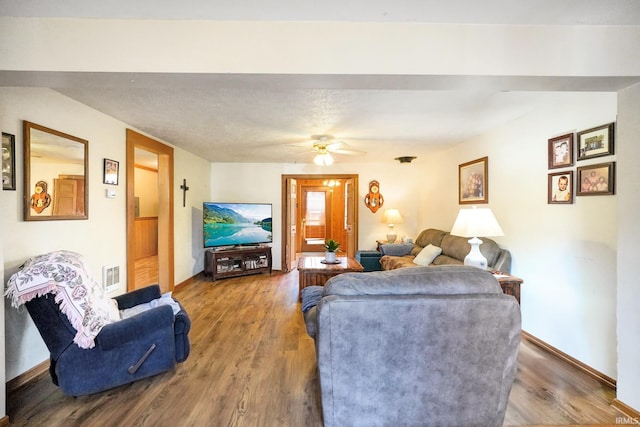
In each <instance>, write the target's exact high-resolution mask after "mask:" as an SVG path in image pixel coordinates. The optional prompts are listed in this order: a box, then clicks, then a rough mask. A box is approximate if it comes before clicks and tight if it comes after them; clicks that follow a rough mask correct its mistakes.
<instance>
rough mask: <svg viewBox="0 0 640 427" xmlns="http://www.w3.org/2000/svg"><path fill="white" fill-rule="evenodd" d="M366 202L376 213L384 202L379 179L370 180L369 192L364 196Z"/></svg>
mask: <svg viewBox="0 0 640 427" xmlns="http://www.w3.org/2000/svg"><path fill="white" fill-rule="evenodd" d="M364 204H365V206H366V207H368V208H369V209H370V210H371V212H373V213H376V211H377V210H378V209H380V208H381V207H382V205H383V204H384V197H382V194H380V184H379V183H378V181H375V180H374V181H371V182H369V193H368V194H367V195H366V196H364Z"/></svg>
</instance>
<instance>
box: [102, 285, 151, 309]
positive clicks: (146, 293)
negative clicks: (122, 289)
mask: <svg viewBox="0 0 640 427" xmlns="http://www.w3.org/2000/svg"><path fill="white" fill-rule="evenodd" d="M161 296H162V294H161V293H160V286H159V285H151V286H147V287H145V288H140V289H136V290H135V291H131V292H128V293H126V294H122V295H118V296H117V297H114V298H113V299H114V300H116V302H117V303H118V309H120V310H124V309H125V308H131V307H134V306H136V305H139V304H144V303H146V302H149V301H151V300H154V299H157V298H160V297H161Z"/></svg>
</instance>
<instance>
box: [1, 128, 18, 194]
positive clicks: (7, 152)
mask: <svg viewBox="0 0 640 427" xmlns="http://www.w3.org/2000/svg"><path fill="white" fill-rule="evenodd" d="M2 189H3V190H12V191H15V189H16V136H15V135H12V134H10V133H4V132H2Z"/></svg>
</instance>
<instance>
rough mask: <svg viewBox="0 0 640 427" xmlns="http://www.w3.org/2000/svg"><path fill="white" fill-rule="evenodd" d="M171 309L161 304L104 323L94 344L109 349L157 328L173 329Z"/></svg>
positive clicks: (136, 338) (137, 338)
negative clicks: (124, 317)
mask: <svg viewBox="0 0 640 427" xmlns="http://www.w3.org/2000/svg"><path fill="white" fill-rule="evenodd" d="M173 321H174V316H173V310H172V309H171V307H170V306H168V305H161V306H158V307H154V308H152V309H150V310H147V311H144V312H142V313H139V314H136V315H135V316H132V317H129V318H127V319H123V320H120V321H118V322H115V323H109V324H108V325H105V326H104V327H103V328H102V330H101V331H100V333H99V334H98V336H97V337H96V340H95V341H96V346H100V348H102V349H103V350H111V349H113V348H116V347H118V346H122V345H124V344H126V343H128V342H131V341H136V340H139V339H140V337H141V336H144V335H146V334H151V333H153V332H155V331H157V330H158V329H161V328H164V327H167V328H172V329H173Z"/></svg>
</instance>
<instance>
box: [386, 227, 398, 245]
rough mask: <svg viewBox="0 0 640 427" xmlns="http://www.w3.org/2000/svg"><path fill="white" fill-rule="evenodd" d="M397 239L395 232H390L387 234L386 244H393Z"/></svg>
mask: <svg viewBox="0 0 640 427" xmlns="http://www.w3.org/2000/svg"><path fill="white" fill-rule="evenodd" d="M397 238H398V235H397V234H396V232H395V231H393V230H391V231H389V232H388V233H387V242H389V243H393V242H395V241H396V239H397Z"/></svg>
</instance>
